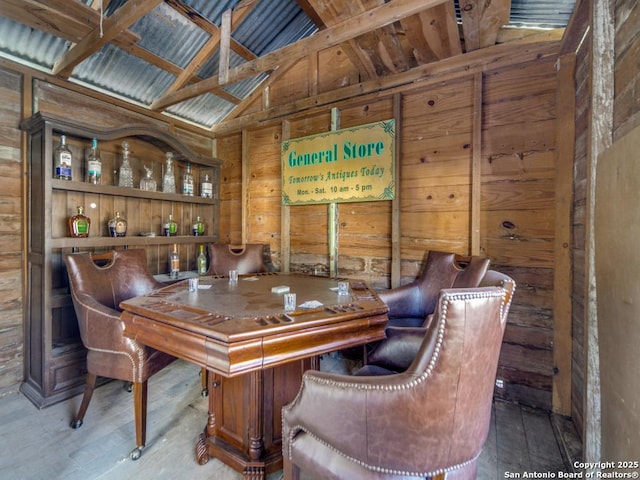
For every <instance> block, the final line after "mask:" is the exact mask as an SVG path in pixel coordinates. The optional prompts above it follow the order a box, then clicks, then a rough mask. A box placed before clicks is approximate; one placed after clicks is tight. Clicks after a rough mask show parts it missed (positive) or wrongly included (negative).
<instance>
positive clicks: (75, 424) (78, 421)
mask: <svg viewBox="0 0 640 480" xmlns="http://www.w3.org/2000/svg"><path fill="white" fill-rule="evenodd" d="M97 380H98V376H97V375H94V374H93V373H87V381H86V383H85V385H84V394H83V395H82V402H81V403H80V408H79V409H78V413H77V414H76V418H74V419H73V421H72V422H71V428H80V427H81V426H82V421H83V420H84V414H85V413H87V408H89V402H91V397H92V396H93V391H94V390H95V388H96V381H97Z"/></svg>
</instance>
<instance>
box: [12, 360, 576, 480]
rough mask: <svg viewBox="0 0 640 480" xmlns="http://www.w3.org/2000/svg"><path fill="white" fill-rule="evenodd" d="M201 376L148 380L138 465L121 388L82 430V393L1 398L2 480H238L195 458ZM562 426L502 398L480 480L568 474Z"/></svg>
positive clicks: (177, 368) (201, 416)
mask: <svg viewBox="0 0 640 480" xmlns="http://www.w3.org/2000/svg"><path fill="white" fill-rule="evenodd" d="M347 362H348V361H347ZM345 368H346V369H347V370H348V369H349V367H348V365H347V367H345V361H344V359H342V358H340V356H339V355H337V356H336V355H331V356H325V357H323V361H322V369H323V370H330V371H343V370H344V369H345ZM198 373H199V368H198V367H196V366H194V365H190V364H188V363H186V362H183V361H177V362H174V363H173V364H172V365H171V366H169V367H168V368H166V369H164V370H163V371H161V372H159V373H158V374H156V375H155V376H154V377H152V378H151V380H150V381H149V403H148V414H147V446H146V448H145V449H144V451H143V453H142V456H141V458H140V459H139V460H137V461H135V462H134V461H131V460H130V459H129V457H128V455H129V452H130V451H131V449H132V448H133V445H134V443H135V442H134V426H133V400H132V398H131V393H128V392H126V391H125V390H124V388H123V383H122V382H117V381H114V382H110V383H108V384H106V385H104V386H102V387H100V388H98V389H97V390H96V392H95V393H94V397H93V399H92V401H91V404H90V406H89V410H88V412H87V415H86V417H85V420H84V425H83V426H82V427H81V428H80V429H77V430H74V429H71V428H70V427H69V423H70V421H71V418H72V417H73V414H74V412H75V410H76V409H77V407H78V405H79V404H80V399H81V396H77V397H74V398H72V399H69V400H67V401H64V402H61V403H59V404H56V405H52V406H50V407H48V408H45V409H42V410H38V409H37V408H36V407H34V406H33V405H32V404H31V403H30V402H29V400H27V399H26V398H25V397H24V396H23V395H21V394H20V393H11V394H8V395H5V396H4V397H2V398H0V478H1V479H12V480H13V479H15V480H44V479H47V480H53V479H64V480H91V479H101V480H110V479H113V480H122V479H133V478H135V479H137V480H146V479H154V480H158V479H176V478H185V479H186V478H188V479H190V480H198V479H205V478H206V479H215V480H239V479H241V478H242V475H241V474H239V473H238V472H236V471H234V470H232V469H231V468H229V467H227V466H226V465H224V464H223V463H221V462H219V461H217V460H215V459H211V460H210V461H209V462H208V463H207V464H206V465H202V466H201V465H198V464H197V463H196V461H195V457H194V447H195V443H196V440H197V437H198V434H199V433H200V432H201V431H202V429H203V428H204V425H205V422H206V418H207V399H206V398H203V397H202V396H201V395H200V378H199V375H198ZM556 423H557V422H556ZM560 423H561V424H562V426H561V428H560V429H559V428H557V425H556V426H554V417H553V416H552V415H549V414H547V413H546V412H540V411H537V410H533V409H528V408H524V407H523V408H521V407H519V406H517V405H513V404H508V403H504V402H496V403H495V405H494V410H493V416H492V427H491V431H490V433H489V438H488V440H487V443H486V446H485V448H484V450H483V453H482V456H481V458H480V461H479V472H478V478H479V479H480V480H494V479H504V478H505V472H507V471H508V472H520V473H522V472H525V471H529V472H532V471H537V472H544V471H554V472H557V471H560V470H561V471H570V470H568V468H570V466H569V465H570V462H571V459H570V458H567V454H566V453H563V444H565V442H564V441H559V440H561V439H560V438H559V437H558V433H557V432H558V430H562V429H565V430H567V431H569V432H570V434H571V426H570V422H569V421H568V420H566V419H564V420H561V421H560ZM570 436H571V435H570ZM569 443H570V445H571V447H570V448H569V450H571V452H570V455H579V442H577V440H576V439H575V438H571V441H570V442H569ZM564 450H566V448H564ZM576 459H577V457H576ZM280 478H281V472H275V473H273V474H271V475H269V477H268V480H279V479H280Z"/></svg>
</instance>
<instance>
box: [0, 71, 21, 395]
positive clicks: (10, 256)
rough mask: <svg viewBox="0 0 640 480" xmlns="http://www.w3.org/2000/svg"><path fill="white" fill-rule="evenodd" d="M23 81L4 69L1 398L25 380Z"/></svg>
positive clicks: (0, 83) (0, 117) (0, 81)
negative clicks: (20, 125) (21, 128)
mask: <svg viewBox="0 0 640 480" xmlns="http://www.w3.org/2000/svg"><path fill="white" fill-rule="evenodd" d="M22 82H23V76H22V75H21V74H19V73H16V72H12V71H9V70H5V69H4V68H1V67H0V98H2V102H1V104H0V176H1V177H2V189H1V190H0V272H2V275H0V277H1V278H0V309H1V310H2V315H0V332H2V335H0V365H2V367H1V368H0V395H2V394H3V393H4V392H7V391H11V389H15V388H16V386H17V384H18V383H19V382H20V381H22V376H23V343H24V327H23V315H24V307H23V304H24V302H23V298H22V295H23V293H22V292H23V283H24V274H23V264H22V258H23V256H22V244H23V215H24V212H23V197H22V194H23V184H22V171H23V163H22V155H21V150H22V135H21V132H20V129H19V124H20V120H21V114H22V110H21V108H22V105H21V103H22Z"/></svg>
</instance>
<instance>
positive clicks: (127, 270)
mask: <svg viewBox="0 0 640 480" xmlns="http://www.w3.org/2000/svg"><path fill="white" fill-rule="evenodd" d="M108 257H110V258H107V260H106V263H105V264H104V265H101V266H100V265H97V264H96V263H95V261H94V258H93V256H92V254H90V253H74V254H70V255H67V256H66V257H65V262H66V264H67V272H68V274H69V282H70V284H71V288H72V289H73V290H74V291H75V292H76V294H77V295H81V294H86V295H89V296H90V297H92V298H93V299H94V300H96V301H98V302H99V303H101V304H102V305H105V306H107V307H109V308H112V309H114V310H118V311H120V302H122V301H123V300H128V299H129V298H132V297H136V296H138V295H144V294H146V293H149V292H150V291H152V290H155V289H157V288H160V287H162V286H163V285H162V284H161V283H159V282H157V281H156V280H155V279H154V278H153V276H152V275H151V274H150V273H149V271H148V270H147V255H146V252H145V251H144V250H142V249H133V250H113V251H112V252H108ZM100 258H101V259H103V258H105V255H101V256H100Z"/></svg>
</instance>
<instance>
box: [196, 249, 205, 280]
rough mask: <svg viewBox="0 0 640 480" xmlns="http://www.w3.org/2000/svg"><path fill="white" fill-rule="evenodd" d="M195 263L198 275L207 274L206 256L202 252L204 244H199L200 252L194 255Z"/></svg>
mask: <svg viewBox="0 0 640 480" xmlns="http://www.w3.org/2000/svg"><path fill="white" fill-rule="evenodd" d="M196 264H197V265H198V275H206V274H207V256H206V255H205V253H204V245H200V253H198V256H197V257H196Z"/></svg>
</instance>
